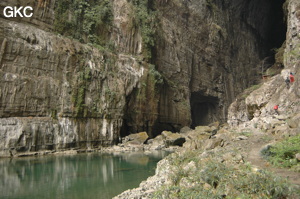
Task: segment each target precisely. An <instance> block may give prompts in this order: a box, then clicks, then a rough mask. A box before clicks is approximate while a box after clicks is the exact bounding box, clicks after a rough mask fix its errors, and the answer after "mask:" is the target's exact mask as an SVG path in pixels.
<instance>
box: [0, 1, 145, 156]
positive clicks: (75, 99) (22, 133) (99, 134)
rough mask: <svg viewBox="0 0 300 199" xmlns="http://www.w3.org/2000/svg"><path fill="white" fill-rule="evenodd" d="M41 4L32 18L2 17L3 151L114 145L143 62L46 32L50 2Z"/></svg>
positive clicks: (0, 120) (0, 111) (0, 88)
mask: <svg viewBox="0 0 300 199" xmlns="http://www.w3.org/2000/svg"><path fill="white" fill-rule="evenodd" d="M34 2H36V1H29V4H30V5H31V4H32V3H33V4H34V5H35V3H34ZM41 2H42V1H41ZM41 2H40V1H39V4H38V5H35V7H34V6H33V7H34V8H36V9H35V13H34V17H33V18H31V19H30V20H31V21H30V20H29V19H21V18H18V19H16V20H7V18H4V17H3V16H1V18H0V21H1V29H0V45H1V56H0V63H1V66H0V76H1V79H0V103H1V105H0V129H1V130H0V133H1V139H0V151H2V155H5V156H9V155H10V152H9V151H17V152H24V151H38V150H47V149H55V150H58V149H63V148H72V147H78V148H94V147H99V146H107V145H112V144H114V143H116V142H117V141H118V139H119V137H120V129H121V127H122V124H123V115H124V107H125V105H126V96H128V95H130V94H131V92H132V90H133V89H134V88H135V87H136V86H137V83H138V82H139V80H140V79H141V77H142V76H143V75H144V74H146V73H147V72H144V71H147V69H145V65H144V64H145V63H141V62H138V61H137V60H136V59H135V58H134V57H133V56H131V55H126V54H122V53H119V54H114V53H111V52H105V51H100V50H99V49H98V48H96V47H94V46H91V45H86V44H81V43H79V42H78V41H76V40H72V39H69V38H66V37H62V36H60V35H57V34H54V33H51V31H50V30H51V29H52V25H53V17H54V15H53V14H54V11H53V6H54V1H52V2H48V1H47V2H44V3H43V4H40V3H41ZM10 3H12V4H13V3H14V2H10ZM5 5H8V2H7V1H4V2H3V1H2V2H1V7H4V6H5ZM38 13H39V14H38ZM1 14H2V13H1ZM40 15H43V17H40ZM39 20H40V21H39ZM116 23H117V22H116ZM45 30H47V31H45Z"/></svg>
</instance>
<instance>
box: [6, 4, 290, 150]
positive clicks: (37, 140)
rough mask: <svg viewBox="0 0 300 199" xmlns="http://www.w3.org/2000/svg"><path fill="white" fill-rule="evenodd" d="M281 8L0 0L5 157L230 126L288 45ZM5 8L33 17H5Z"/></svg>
mask: <svg viewBox="0 0 300 199" xmlns="http://www.w3.org/2000/svg"><path fill="white" fill-rule="evenodd" d="M291 2H293V1H291ZM283 3H284V1H283V0H281V1H278V3H273V1H264V2H263V3H262V2H261V1H259V0H251V1H243V0H234V1H232V0H231V1H230V0H225V1H221V0H200V1H199V0H190V1H186V0H174V1H167V0H166V1H151V0H140V1H136V0H134V1H129V0H114V1H108V0H103V1H101V0H95V1H90V2H86V1H80V0H78V1H60V0H56V1H50V0H28V1H22V3H20V2H19V1H1V3H0V8H1V14H0V23H1V24H0V26H1V29H0V43H1V49H0V50H1V51H0V73H1V79H0V81H1V84H0V102H1V104H0V118H1V119H0V133H1V134H0V136H1V138H0V150H1V151H2V155H10V154H13V153H14V152H16V151H17V152H18V151H36V150H45V149H61V148H70V147H78V148H93V147H98V146H103V145H111V144H113V143H115V142H117V141H118V139H119V137H120V136H125V135H128V134H130V133H136V132H139V131H147V132H148V134H149V136H150V137H154V136H155V135H157V134H159V133H160V132H161V131H162V130H172V131H176V130H178V129H179V128H181V127H182V126H192V127H194V126H197V125H200V124H208V123H210V122H213V121H217V120H219V121H223V122H224V121H226V119H227V108H228V106H229V104H230V103H231V102H232V101H233V100H234V99H235V96H236V95H237V94H238V93H240V92H241V91H242V90H244V89H245V88H247V87H249V86H250V85H252V84H255V83H256V82H257V81H258V80H259V79H260V76H259V75H261V74H260V73H261V71H262V72H264V70H265V69H266V68H267V67H269V66H267V64H265V65H263V66H264V67H265V69H264V67H263V69H261V60H267V61H266V62H268V64H269V65H272V64H273V62H274V60H272V59H273V58H272V57H273V54H274V53H272V52H270V49H271V48H279V47H280V46H281V44H282V42H283V41H284V40H285V24H284V23H283V22H281V20H282V18H283V12H282V8H281V7H282V4H283ZM7 5H10V6H20V5H23V6H26V5H27V6H32V7H33V9H34V14H33V17H31V18H18V17H17V18H6V17H4V16H3V12H2V10H3V8H4V7H5V6H7ZM289 5H290V6H292V5H293V4H292V3H290V4H289ZM274 19H275V22H276V21H277V22H278V23H274ZM288 22H289V23H292V21H290V20H288ZM293 23H294V22H293ZM274 34H276V36H274ZM294 34H295V33H291V37H293V38H294V36H293V35H294ZM286 44H287V45H290V44H289V43H288V42H287V43H286ZM268 57H269V58H268ZM291 59H292V58H291ZM264 63H265V62H264Z"/></svg>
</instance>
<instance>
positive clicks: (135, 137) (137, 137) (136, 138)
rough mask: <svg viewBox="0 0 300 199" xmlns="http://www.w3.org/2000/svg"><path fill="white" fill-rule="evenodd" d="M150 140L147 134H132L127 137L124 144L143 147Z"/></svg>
mask: <svg viewBox="0 0 300 199" xmlns="http://www.w3.org/2000/svg"><path fill="white" fill-rule="evenodd" d="M148 138H149V136H148V134H147V132H140V133H135V134H130V135H128V136H127V137H125V139H124V141H123V143H124V144H127V145H142V144H144V143H145V142H146V140H147V139H148Z"/></svg>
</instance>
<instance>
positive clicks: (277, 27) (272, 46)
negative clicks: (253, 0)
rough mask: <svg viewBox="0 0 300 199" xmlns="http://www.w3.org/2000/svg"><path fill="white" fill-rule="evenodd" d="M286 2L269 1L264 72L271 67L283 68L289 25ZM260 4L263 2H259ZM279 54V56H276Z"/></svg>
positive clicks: (282, 0)
mask: <svg viewBox="0 0 300 199" xmlns="http://www.w3.org/2000/svg"><path fill="white" fill-rule="evenodd" d="M285 1H286V0H276V1H273V0H268V6H269V8H268V9H266V10H268V12H267V13H268V14H267V16H265V18H266V22H265V26H266V28H267V30H266V32H265V34H266V35H264V37H265V38H266V43H265V50H266V51H265V52H266V54H265V55H264V60H263V64H264V65H263V68H262V72H265V71H266V70H267V69H268V68H269V67H271V66H273V65H274V64H277V67H283V50H284V49H283V48H284V46H283V48H281V47H282V45H283V43H284V42H285V40H286V32H287V23H286V16H285V11H284V10H285V9H286V8H284V5H285ZM257 2H258V3H259V4H260V3H261V1H257ZM276 54H277V55H276Z"/></svg>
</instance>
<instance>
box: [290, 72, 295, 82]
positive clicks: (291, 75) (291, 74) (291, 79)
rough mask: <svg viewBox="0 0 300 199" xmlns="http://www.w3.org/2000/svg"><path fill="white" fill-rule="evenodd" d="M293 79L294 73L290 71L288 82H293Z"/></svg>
mask: <svg viewBox="0 0 300 199" xmlns="http://www.w3.org/2000/svg"><path fill="white" fill-rule="evenodd" d="M294 81H295V77H294V74H293V73H292V72H291V73H290V82H291V83H293V82H294Z"/></svg>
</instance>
